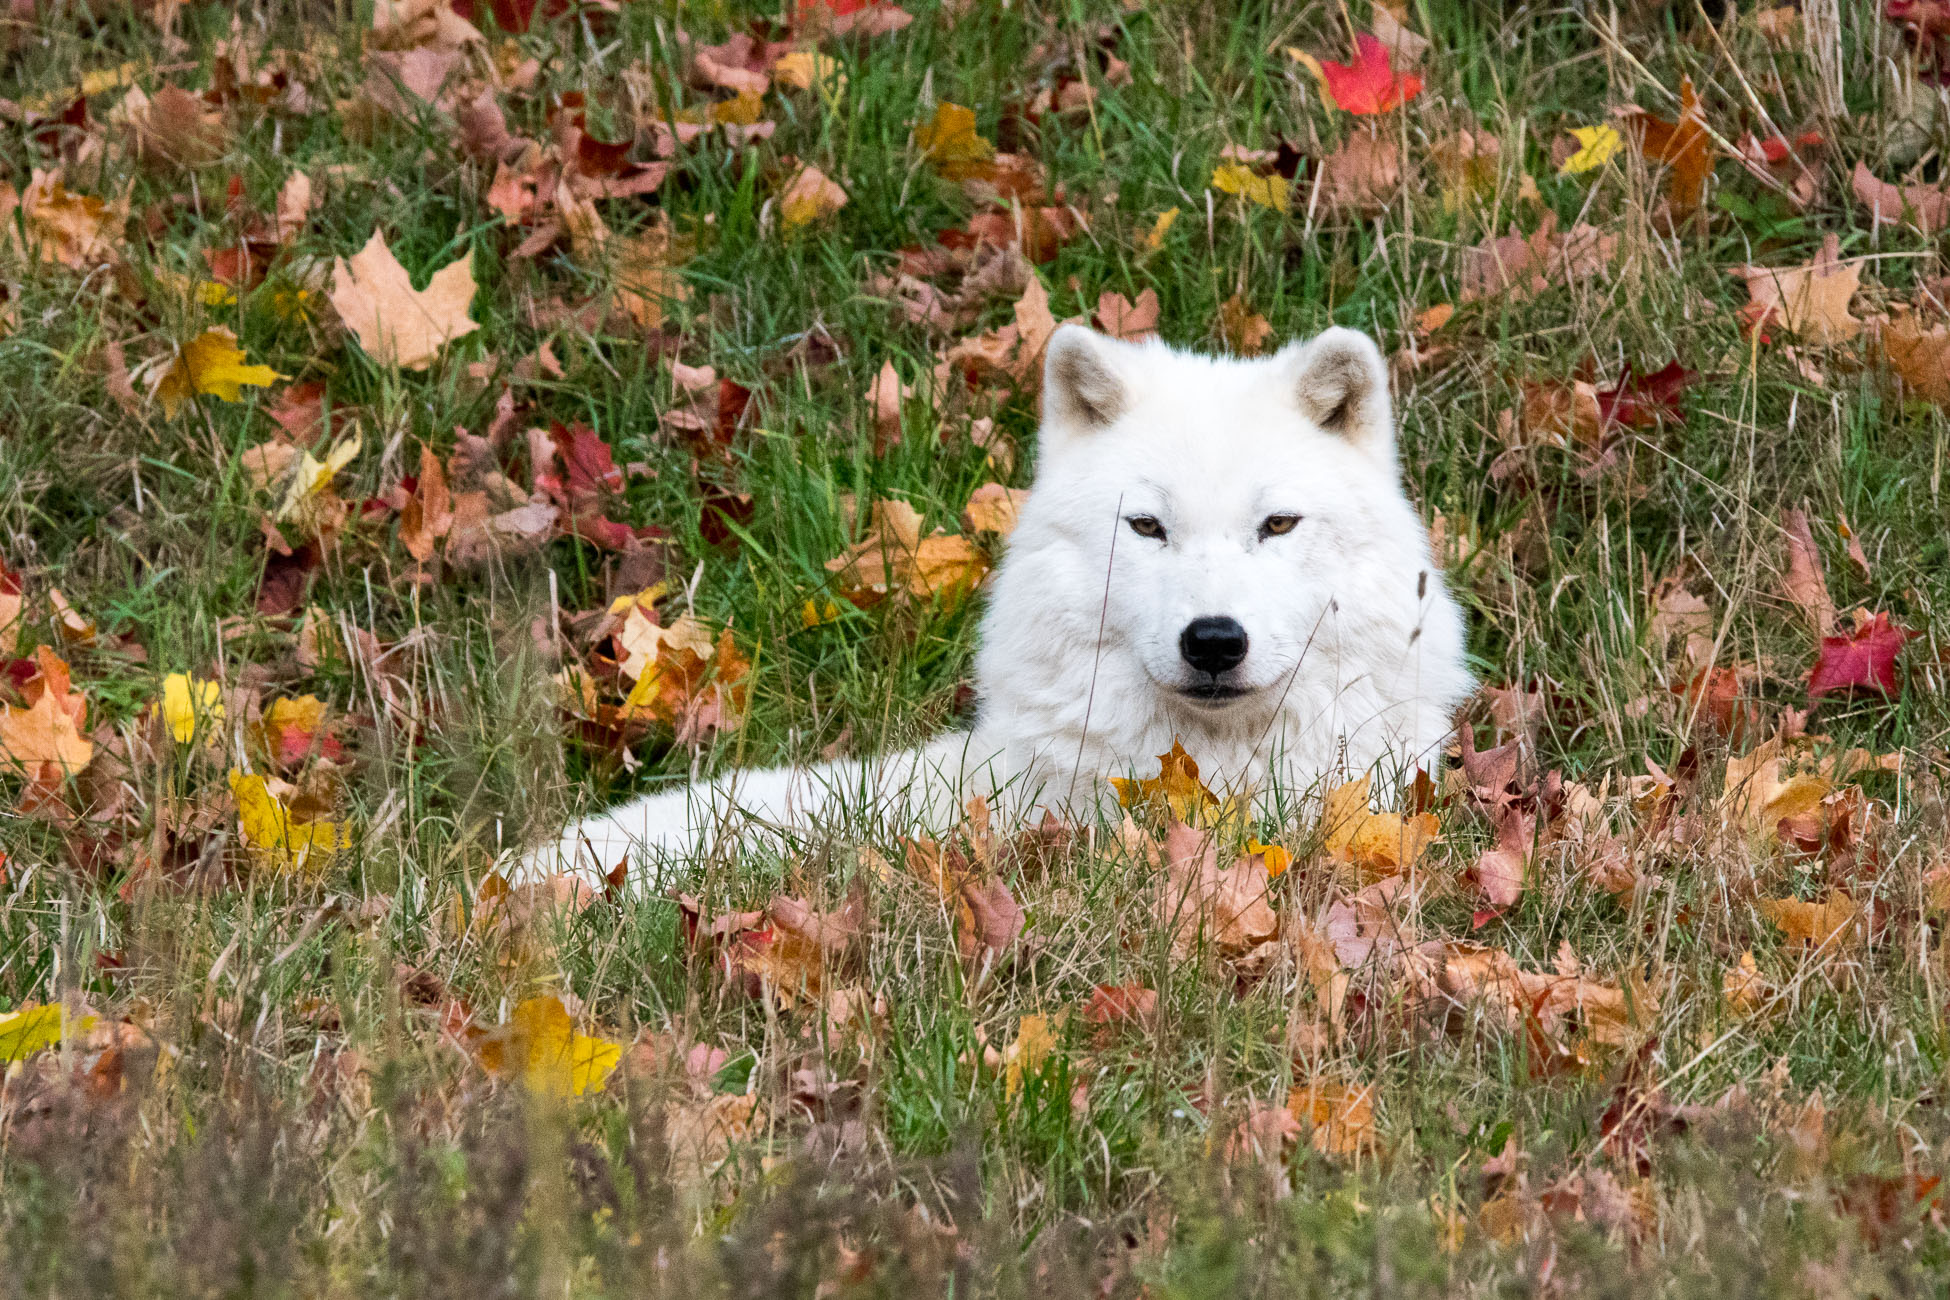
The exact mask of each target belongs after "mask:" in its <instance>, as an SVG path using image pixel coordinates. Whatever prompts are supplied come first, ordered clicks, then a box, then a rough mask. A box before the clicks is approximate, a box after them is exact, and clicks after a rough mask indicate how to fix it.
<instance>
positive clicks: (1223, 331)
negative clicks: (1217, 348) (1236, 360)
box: [1219, 293, 1273, 357]
mask: <svg viewBox="0 0 1950 1300" xmlns="http://www.w3.org/2000/svg"><path fill="white" fill-rule="evenodd" d="M1219 337H1220V338H1221V339H1222V340H1224V342H1225V345H1226V347H1227V348H1229V349H1231V350H1232V351H1233V352H1236V353H1238V354H1239V355H1240V356H1242V357H1250V356H1255V355H1257V354H1258V352H1259V350H1260V349H1261V348H1263V347H1265V346H1266V340H1268V339H1270V338H1272V337H1273V324H1272V322H1271V321H1269V320H1267V319H1266V318H1265V317H1264V316H1262V315H1260V314H1259V313H1258V312H1256V311H1254V310H1253V309H1252V305H1251V304H1250V303H1248V302H1247V301H1246V299H1245V296H1244V295H1242V294H1237V293H1235V294H1233V295H1232V297H1230V298H1228V299H1226V300H1225V301H1224V302H1223V303H1221V304H1219Z"/></svg>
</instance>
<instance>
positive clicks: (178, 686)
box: [162, 673, 223, 745]
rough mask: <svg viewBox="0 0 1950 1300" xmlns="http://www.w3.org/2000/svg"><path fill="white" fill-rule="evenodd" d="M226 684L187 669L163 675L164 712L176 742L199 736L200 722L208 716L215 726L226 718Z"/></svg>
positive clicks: (182, 742)
mask: <svg viewBox="0 0 1950 1300" xmlns="http://www.w3.org/2000/svg"><path fill="white" fill-rule="evenodd" d="M222 695H223V687H221V686H219V685H218V684H217V683H216V682H213V681H209V680H206V679H204V678H201V677H192V676H190V675H189V674H188V673H171V674H169V676H167V677H165V678H163V698H162V716H163V722H164V723H165V724H167V725H168V727H169V734H170V736H171V737H172V738H174V740H175V741H176V743H177V744H179V745H187V744H189V743H190V742H191V741H192V740H194V739H196V727H197V723H198V722H199V721H201V720H207V721H208V722H209V723H210V724H211V725H212V726H214V725H215V724H217V723H220V722H222V721H223V704H222V702H221V697H222Z"/></svg>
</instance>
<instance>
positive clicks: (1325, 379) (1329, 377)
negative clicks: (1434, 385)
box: [1274, 326, 1395, 462]
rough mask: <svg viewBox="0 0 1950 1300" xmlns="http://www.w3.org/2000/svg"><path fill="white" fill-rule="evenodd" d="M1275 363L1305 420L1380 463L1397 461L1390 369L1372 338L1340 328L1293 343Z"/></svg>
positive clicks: (1281, 353) (1281, 352)
mask: <svg viewBox="0 0 1950 1300" xmlns="http://www.w3.org/2000/svg"><path fill="white" fill-rule="evenodd" d="M1274 362H1275V364H1277V365H1279V366H1280V367H1281V368H1282V371H1283V373H1284V375H1285V382H1286V383H1287V384H1289V385H1290V388H1289V390H1288V391H1290V392H1291V393H1292V394H1293V396H1294V398H1295V400H1296V401H1298V402H1299V404H1300V412H1301V414H1302V415H1305V416H1306V417H1307V418H1308V419H1309V420H1311V421H1313V423H1315V424H1316V425H1318V426H1320V427H1321V428H1322V429H1324V430H1326V431H1327V432H1328V433H1332V434H1335V435H1337V436H1339V437H1342V438H1345V439H1347V441H1348V442H1350V443H1352V444H1353V445H1354V446H1356V447H1357V448H1359V449H1360V450H1362V451H1364V452H1367V453H1368V454H1369V455H1371V456H1373V457H1375V458H1376V459H1378V460H1385V461H1391V462H1392V461H1393V460H1394V458H1395V411H1394V407H1393V405H1392V404H1391V403H1390V402H1389V400H1388V366H1387V363H1386V362H1384V361H1383V360H1382V359H1381V349H1380V348H1377V347H1376V346H1375V345H1374V340H1373V339H1371V338H1369V337H1368V336H1367V335H1365V334H1363V333H1361V332H1360V331H1359V330H1350V329H1342V328H1340V327H1338V326H1336V327H1335V328H1333V329H1330V330H1327V331H1325V332H1324V333H1321V334H1319V335H1317V336H1315V337H1314V338H1312V339H1309V340H1308V341H1307V342H1305V343H1293V344H1289V345H1288V346H1287V347H1285V348H1283V349H1282V350H1281V351H1280V354H1279V355H1278V356H1277V357H1275V358H1274Z"/></svg>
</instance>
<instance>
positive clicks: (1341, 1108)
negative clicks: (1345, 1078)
mask: <svg viewBox="0 0 1950 1300" xmlns="http://www.w3.org/2000/svg"><path fill="white" fill-rule="evenodd" d="M1374 1092H1375V1090H1374V1085H1373V1084H1368V1085H1366V1086H1365V1087H1360V1088H1350V1087H1348V1086H1347V1085H1346V1084H1343V1083H1335V1082H1332V1081H1329V1080H1324V1079H1322V1080H1315V1081H1314V1082H1311V1083H1307V1084H1303V1085H1301V1086H1300V1087H1297V1088H1294V1089H1293V1090H1292V1091H1291V1092H1289V1093H1288V1094H1287V1099H1286V1108H1287V1111H1288V1112H1289V1113H1290V1114H1291V1115H1292V1116H1293V1117H1294V1118H1295V1119H1296V1120H1298V1121H1300V1123H1301V1125H1302V1127H1303V1128H1304V1129H1305V1130H1306V1132H1307V1141H1308V1142H1309V1143H1310V1144H1311V1145H1312V1146H1313V1149H1314V1150H1316V1151H1318V1152H1320V1154H1322V1155H1324V1156H1344V1155H1353V1154H1355V1153H1356V1152H1359V1151H1365V1150H1369V1149H1371V1148H1373V1147H1374V1145H1375V1144H1376V1142H1377V1141H1378V1140H1379V1137H1380V1135H1379V1133H1378V1132H1377V1131H1376V1129H1375V1122H1374Z"/></svg>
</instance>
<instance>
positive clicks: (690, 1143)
mask: <svg viewBox="0 0 1950 1300" xmlns="http://www.w3.org/2000/svg"><path fill="white" fill-rule="evenodd" d="M757 1110H758V1098H757V1097H756V1096H753V1095H750V1094H745V1095H741V1096H729V1095H719V1096H715V1097H709V1098H706V1099H705V1100H703V1101H695V1100H683V1101H673V1102H671V1103H669V1104H668V1105H667V1106H665V1108H664V1142H665V1144H666V1145H667V1146H668V1147H669V1149H670V1167H671V1179H672V1181H673V1182H675V1183H676V1185H677V1186H678V1187H680V1188H694V1187H696V1186H697V1185H698V1184H700V1183H702V1182H703V1181H704V1180H705V1179H707V1178H709V1177H710V1176H711V1175H712V1174H714V1173H716V1172H717V1170H718V1168H719V1167H720V1166H721V1165H723V1164H724V1162H725V1161H726V1160H727V1159H729V1158H730V1156H731V1148H732V1147H733V1146H734V1145H735V1144H737V1143H739V1142H742V1141H744V1140H745V1139H746V1138H748V1137H750V1136H751V1131H752V1124H753V1120H754V1117H755V1116H756V1114H757Z"/></svg>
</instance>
